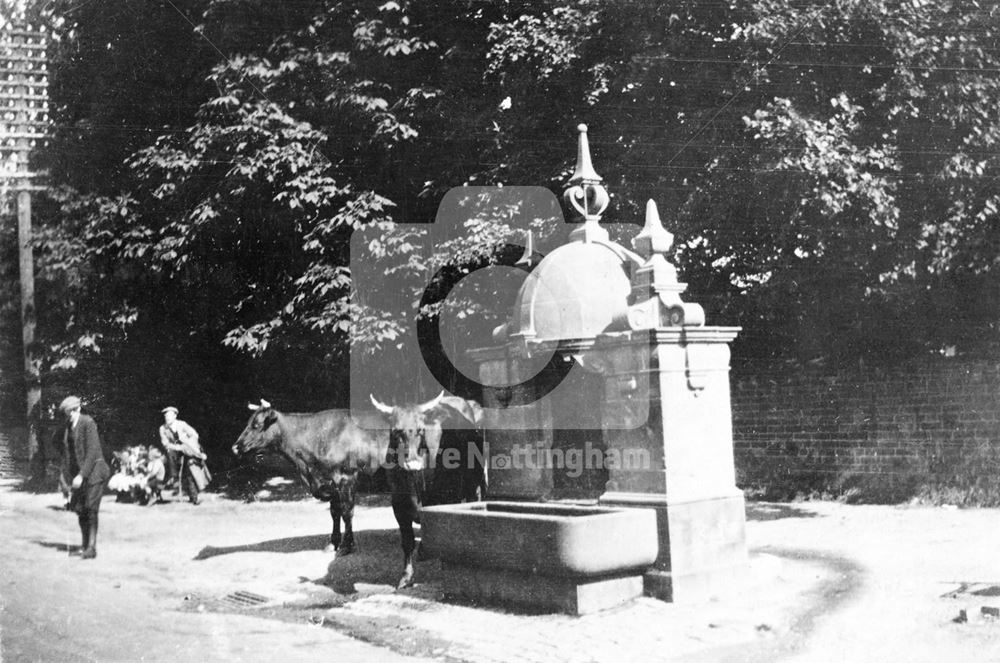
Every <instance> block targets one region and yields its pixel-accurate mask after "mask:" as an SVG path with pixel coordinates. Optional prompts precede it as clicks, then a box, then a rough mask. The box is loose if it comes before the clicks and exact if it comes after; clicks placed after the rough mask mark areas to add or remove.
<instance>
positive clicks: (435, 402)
mask: <svg viewBox="0 0 1000 663" xmlns="http://www.w3.org/2000/svg"><path fill="white" fill-rule="evenodd" d="M442 398H444V389H442V390H441V393H440V394H438V395H437V396H436V397H434V398H433V399H432V400H429V401H427V402H426V403H424V404H423V405H418V406H417V409H418V410H420V411H421V412H427V411H428V410H433V409H434V408H436V407H437V406H438V405H440V404H441V399H442Z"/></svg>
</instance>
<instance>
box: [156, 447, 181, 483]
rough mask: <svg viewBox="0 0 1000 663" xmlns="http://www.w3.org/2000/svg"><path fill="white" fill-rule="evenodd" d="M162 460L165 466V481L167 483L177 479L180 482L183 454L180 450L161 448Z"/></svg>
mask: <svg viewBox="0 0 1000 663" xmlns="http://www.w3.org/2000/svg"><path fill="white" fill-rule="evenodd" d="M161 451H163V460H164V461H165V462H164V465H166V467H167V476H166V481H167V482H168V483H169V482H171V481H177V482H178V483H180V473H181V469H182V463H183V460H184V456H183V454H181V452H180V451H173V450H171V449H163V448H162V447H161Z"/></svg>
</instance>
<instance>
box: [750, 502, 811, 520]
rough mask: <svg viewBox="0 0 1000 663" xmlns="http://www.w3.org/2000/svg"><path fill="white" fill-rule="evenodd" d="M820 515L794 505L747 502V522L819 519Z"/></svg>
mask: <svg viewBox="0 0 1000 663" xmlns="http://www.w3.org/2000/svg"><path fill="white" fill-rule="evenodd" d="M818 516H819V514H817V513H816V512H815V511H811V510H809V509H807V508H803V507H801V506H797V505H794V504H779V503H775V502H747V520H758V521H765V520H781V519H782V518H817V517H818Z"/></svg>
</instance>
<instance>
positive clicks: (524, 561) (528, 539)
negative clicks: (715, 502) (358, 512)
mask: <svg viewBox="0 0 1000 663" xmlns="http://www.w3.org/2000/svg"><path fill="white" fill-rule="evenodd" d="M421 523H422V531H423V539H422V543H421V545H422V546H423V547H424V548H425V552H426V553H427V554H428V555H429V556H432V557H437V558H439V559H440V560H441V562H442V567H443V568H442V570H443V575H444V591H445V594H446V595H447V596H451V597H454V598H461V599H465V600H470V601H474V602H483V603H494V604H503V605H513V606H530V607H531V608H533V609H550V610H559V611H563V612H567V613H570V614H578V615H579V614H586V613H590V612H596V611H598V610H603V609H606V608H610V607H614V606H616V605H619V604H621V603H623V602H625V601H628V600H630V599H633V598H635V597H637V596H640V595H642V593H643V572H644V571H645V570H646V569H647V568H648V567H649V566H650V565H651V564H652V563H653V562H654V561H655V560H656V557H657V553H658V541H657V530H656V515H655V513H654V512H653V511H651V510H648V509H627V508H606V507H587V506H577V505H570V504H553V503H524V502H478V503H471V504H452V505H445V506H435V507H427V508H425V509H423V511H422V517H421Z"/></svg>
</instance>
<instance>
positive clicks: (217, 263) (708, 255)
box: [40, 0, 1000, 372]
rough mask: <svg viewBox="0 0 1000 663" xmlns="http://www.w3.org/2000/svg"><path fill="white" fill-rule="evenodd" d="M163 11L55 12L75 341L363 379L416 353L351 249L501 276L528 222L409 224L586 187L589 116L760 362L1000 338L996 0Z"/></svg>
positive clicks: (622, 192)
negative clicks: (358, 357) (450, 196)
mask: <svg viewBox="0 0 1000 663" xmlns="http://www.w3.org/2000/svg"><path fill="white" fill-rule="evenodd" d="M147 5H149V6H148V8H146V9H143V10H142V11H141V12H140V11H139V10H137V9H136V6H135V5H134V3H129V2H126V1H125V0H97V1H95V2H91V3H83V4H82V5H80V4H78V3H72V2H68V1H67V2H63V1H61V0H56V1H54V2H52V3H50V7H51V12H52V13H53V15H54V16H55V17H56V24H57V26H58V27H57V33H58V35H59V39H60V41H59V44H58V48H57V49H56V51H55V60H54V64H53V68H54V74H53V76H54V79H53V80H54V84H53V88H52V94H53V97H54V105H55V112H56V113H55V114H56V130H55V133H54V136H55V138H54V140H53V141H52V143H51V147H50V149H49V151H48V152H47V153H46V155H45V157H46V159H47V160H48V163H49V164H51V165H50V168H51V172H52V174H53V179H54V180H55V181H56V182H57V183H59V184H61V185H63V188H60V189H59V192H60V193H59V194H58V195H56V196H55V197H54V202H53V203H52V213H51V214H50V215H49V217H48V218H49V219H50V220H49V222H48V226H47V228H46V235H45V238H44V241H43V242H42V243H41V245H40V248H41V249H42V255H43V258H44V267H45V271H44V272H43V276H44V277H45V278H46V279H48V281H49V282H50V283H51V288H52V292H53V297H54V298H55V299H54V300H53V302H52V306H51V307H50V311H51V315H50V316H49V319H48V323H47V325H46V327H45V330H46V334H47V336H48V338H49V339H50V340H51V345H52V346H53V347H55V348H58V349H60V350H63V351H64V350H66V349H67V348H69V347H71V346H72V347H74V348H75V349H76V350H82V349H86V348H82V347H80V339H82V338H84V337H87V338H91V339H93V340H94V345H93V347H90V349H91V350H96V349H99V348H102V347H104V346H105V345H109V344H110V345H112V346H116V347H125V346H128V345H129V344H140V345H142V344H145V345H146V346H150V345H155V344H157V343H159V344H163V345H162V347H163V348H165V349H163V350H162V352H163V353H164V356H166V355H169V354H170V353H172V352H183V351H185V349H189V348H191V347H193V346H198V347H200V348H201V351H202V352H205V353H208V352H210V350H209V348H215V352H218V351H219V350H218V348H219V347H220V346H221V347H228V348H229V349H231V350H233V351H234V352H237V353H239V352H242V353H248V354H249V355H250V356H259V355H261V353H264V352H265V351H266V352H267V353H274V352H279V353H292V354H293V355H295V356H300V357H310V358H312V360H313V361H316V362H319V363H320V364H322V365H324V366H326V367H327V368H328V369H329V370H331V371H334V372H336V370H338V367H341V368H342V366H343V362H344V353H345V351H346V349H347V348H348V346H349V344H350V342H351V341H352V340H353V341H354V342H355V344H357V345H360V346H362V347H363V348H364V349H367V350H370V351H371V350H379V349H386V348H391V346H392V343H393V341H394V339H395V338H396V337H397V336H398V334H399V333H401V324H402V323H401V320H400V317H399V316H400V315H401V312H400V311H399V310H396V311H385V310H375V309H368V308H366V307H365V300H364V296H363V294H362V296H361V297H355V298H354V299H353V300H352V299H351V295H352V274H351V272H350V268H349V255H348V247H349V241H350V237H351V236H352V233H365V237H366V238H370V243H369V245H368V246H369V248H370V250H371V251H372V258H371V259H372V261H373V262H374V263H375V264H377V265H379V268H380V269H384V270H386V271H389V270H393V269H406V268H407V266H409V268H413V269H415V270H418V271H419V270H421V269H427V268H428V266H429V265H433V264H435V263H434V261H435V260H442V259H445V258H447V259H449V260H450V261H451V262H453V263H456V264H466V265H474V264H481V263H482V261H484V260H486V261H488V260H490V257H489V256H488V255H487V254H486V253H484V252H483V251H482V247H483V246H484V245H487V246H488V245H490V244H491V242H492V243H493V245H496V246H500V245H502V243H503V241H505V239H506V238H509V237H511V236H512V235H511V233H513V232H515V228H514V227H513V226H511V225H510V224H505V223H499V222H498V223H495V224H492V225H490V224H486V225H483V224H480V225H478V226H470V231H469V234H468V236H467V237H466V238H465V239H466V241H464V242H458V243H456V244H455V245H452V246H448V247H429V249H430V250H428V251H423V250H421V246H422V245H421V241H422V240H421V236H420V233H414V232H413V231H412V229H405V232H404V229H403V226H402V225H401V224H411V223H414V222H417V223H420V222H429V221H432V220H433V218H434V214H435V211H436V208H437V205H438V202H439V201H440V200H441V199H442V197H443V195H444V193H445V192H446V191H447V190H448V189H450V188H451V187H453V186H461V185H494V184H505V185H543V186H549V187H551V188H552V189H554V190H556V191H561V189H562V187H563V186H564V184H565V182H566V180H567V179H568V175H569V173H570V172H571V168H572V160H573V156H574V149H573V141H574V133H573V128H574V127H575V125H576V124H577V123H578V122H580V121H586V122H587V123H588V124H589V125H590V127H591V133H590V135H591V147H592V151H593V153H594V158H595V165H596V167H597V169H598V171H599V172H600V173H601V174H602V175H604V177H605V179H606V181H607V184H608V188H609V189H610V190H611V192H612V193H613V194H614V196H615V198H614V202H613V204H612V209H611V210H609V212H608V214H607V216H606V218H607V219H608V220H609V221H613V222H623V221H624V222H629V221H631V222H638V221H639V219H640V210H641V208H642V206H643V205H644V203H645V200H646V199H647V198H649V197H652V198H655V199H656V200H657V202H658V203H659V205H660V209H661V210H664V211H665V216H666V220H667V224H668V226H670V228H671V230H672V231H673V232H674V233H675V234H676V236H677V238H678V240H679V244H678V247H677V249H676V255H675V256H674V257H675V259H676V260H677V262H678V263H679V264H680V266H681V271H682V274H684V276H685V277H686V280H687V281H689V282H690V283H691V290H692V295H691V297H692V298H693V299H694V300H696V301H701V302H703V303H706V304H707V305H708V308H709V312H710V319H711V321H713V322H721V323H734V324H741V325H743V326H744V327H745V332H744V335H743V336H742V338H741V343H742V346H741V347H742V352H743V353H744V354H745V355H746V356H754V357H775V356H777V357H784V358H797V359H800V360H813V359H827V360H832V361H848V360H855V359H857V358H861V357H872V356H876V357H885V356H887V355H891V354H893V353H895V354H899V353H912V352H925V351H928V350H936V349H938V348H940V347H942V346H943V345H953V344H956V343H957V344H959V345H962V346H968V347H971V346H972V345H973V344H974V343H975V342H976V339H977V338H978V339H981V338H984V333H983V332H984V330H986V331H989V332H993V331H995V329H994V328H993V327H991V325H994V324H995V320H994V318H995V316H993V315H992V313H991V311H992V310H993V309H994V308H995V306H996V304H997V295H996V292H997V288H996V269H997V266H998V262H997V261H998V258H997V255H998V251H997V242H998V235H997V233H998V227H1000V226H998V221H997V215H998V213H1000V212H998V207H1000V198H998V195H997V194H996V193H995V186H994V185H995V181H996V178H997V174H998V162H997V156H996V154H997V150H996V143H997V141H998V138H1000V117H998V115H1000V89H998V86H1000V83H998V81H1000V78H998V77H997V76H996V72H997V71H998V70H1000V61H998V54H1000V50H998V46H997V43H996V41H997V29H998V28H997V25H1000V24H998V21H997V13H998V10H997V9H996V8H994V7H992V6H991V5H989V4H988V3H981V2H974V1H973V0H947V1H946V0H905V1H901V0H876V1H871V0H841V1H838V2H833V3H831V2H821V1H819V0H808V1H806V2H800V1H797V2H789V1H788V0H754V1H752V2H735V1H732V2H730V1H723V2H711V3H705V2H699V1H695V0H671V1H669V2H663V3H658V2H635V3H627V4H624V5H623V4H622V3H618V2H611V1H610V0H585V1H584V2H579V3H566V2H560V1H554V0H546V1H543V2H531V3H528V2H508V3H480V2H471V1H469V0H449V1H447V2H435V3H416V2H406V1H399V0H396V1H394V0H387V1H385V2H367V1H362V0H345V1H341V2H333V1H330V0H303V1H297V2H294V3H273V2H266V1H264V0H188V1H187V2H180V1H177V2H171V1H170V0H164V2H162V3H158V2H153V3H147ZM109 16H111V17H113V18H114V20H108V17H109ZM57 209H58V212H56V210H57ZM406 228H409V226H408V225H407V226H406ZM477 233H479V234H477ZM484 233H485V235H484ZM626 239H627V238H626ZM424 248H427V247H424ZM434 248H437V249H439V250H438V251H436V252H435V251H434V250H433V249H434ZM442 248H446V249H447V251H442V250H440V249H442ZM353 294H355V295H357V294H358V293H353ZM60 297H61V300H60V302H61V303H59V302H57V301H55V300H56V299H59V298H60ZM67 321H69V322H67ZM986 336H989V337H990V338H992V334H987V335H986ZM67 343H70V345H67ZM166 348H169V351H168V350H167V349H166ZM65 354H66V353H65V352H60V353H55V354H54V355H53V361H54V362H55V361H65V360H64V359H62V358H61V357H62V356H64V355H65ZM56 355H58V357H57V356H56ZM234 356H237V355H234ZM282 356H287V355H282ZM233 361H237V360H236V359H234V360H233ZM239 361H242V360H239Z"/></svg>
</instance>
